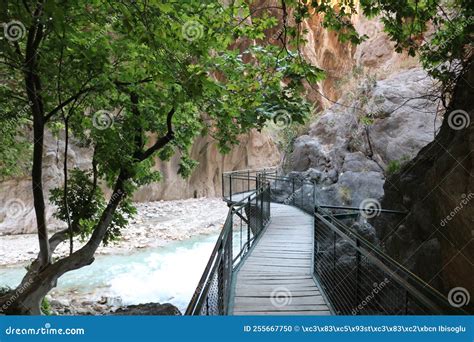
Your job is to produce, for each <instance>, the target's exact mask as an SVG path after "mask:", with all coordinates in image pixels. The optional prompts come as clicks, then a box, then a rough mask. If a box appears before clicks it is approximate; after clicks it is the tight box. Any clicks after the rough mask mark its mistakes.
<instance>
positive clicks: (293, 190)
mask: <svg viewBox="0 0 474 342" xmlns="http://www.w3.org/2000/svg"><path fill="white" fill-rule="evenodd" d="M291 184H292V191H291V200H292V202H293V205H295V179H294V178H292V179H291Z"/></svg>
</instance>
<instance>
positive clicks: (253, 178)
mask: <svg viewBox="0 0 474 342" xmlns="http://www.w3.org/2000/svg"><path fill="white" fill-rule="evenodd" d="M276 174H277V170H276V168H264V169H258V170H238V171H230V172H224V173H223V174H222V197H223V198H224V200H225V201H227V202H228V203H234V202H238V201H240V200H241V199H242V198H244V197H246V196H247V195H248V194H250V193H252V192H254V191H255V190H256V189H258V188H259V187H260V186H259V184H258V182H259V179H260V180H261V179H264V178H265V176H266V175H276Z"/></svg>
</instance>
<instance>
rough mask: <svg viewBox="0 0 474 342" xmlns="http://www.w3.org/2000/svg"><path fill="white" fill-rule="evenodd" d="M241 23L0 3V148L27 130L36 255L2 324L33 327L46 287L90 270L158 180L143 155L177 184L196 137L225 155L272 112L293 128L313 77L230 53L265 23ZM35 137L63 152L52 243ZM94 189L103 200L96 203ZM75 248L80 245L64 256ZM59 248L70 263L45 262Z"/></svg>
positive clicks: (293, 58) (150, 11) (183, 12)
mask: <svg viewBox="0 0 474 342" xmlns="http://www.w3.org/2000/svg"><path fill="white" fill-rule="evenodd" d="M249 15H250V9H249V7H248V6H247V5H246V4H245V2H243V1H234V2H232V3H231V4H230V5H228V6H223V5H222V4H220V3H219V2H218V1H210V0H207V1H173V2H172V1H170V2H161V1H144V0H143V1H132V2H130V1H106V0H92V1H91V0H88V1H82V0H78V1H73V2H64V1H53V0H35V1H16V2H11V1H2V4H1V10H0V20H1V21H2V22H3V23H4V32H5V39H3V40H1V41H0V52H1V55H0V57H1V58H0V71H1V74H2V75H4V78H3V79H2V83H1V87H0V91H1V96H2V101H3V102H5V103H6V105H5V106H4V107H2V109H1V119H2V121H3V122H6V121H8V122H10V123H13V124H12V128H11V133H10V134H9V136H7V137H5V139H6V140H7V142H10V143H11V142H12V141H13V140H14V139H16V137H17V135H18V134H19V133H20V130H19V127H20V126H22V127H27V128H29V127H32V131H33V134H32V135H33V136H32V141H33V143H32V148H33V157H32V191H33V197H34V209H35V214H36V219H37V232H38V241H39V246H40V252H39V255H38V258H37V259H36V260H35V261H34V262H33V263H32V265H31V266H30V267H29V268H28V272H27V274H26V276H25V277H24V278H23V280H22V282H21V284H19V286H18V287H17V288H16V289H14V290H11V291H9V292H8V293H6V294H4V295H3V296H1V297H0V308H1V309H0V310H1V312H3V313H6V314H11V313H15V314H39V313H40V303H41V301H42V299H43V298H44V296H45V295H46V294H47V293H48V292H49V291H50V290H51V289H52V288H53V287H55V286H56V283H57V280H58V279H59V277H61V276H62V275H63V274H65V273H66V272H69V271H71V270H75V269H78V268H81V267H83V266H86V265H89V264H91V263H92V262H93V261H94V254H95V252H96V250H97V248H98V247H99V245H100V244H101V243H107V242H109V241H110V240H113V239H115V238H117V237H118V236H119V235H120V229H121V228H122V227H124V226H125V225H126V223H127V219H128V218H129V217H130V216H132V215H133V213H134V208H133V206H132V204H131V200H130V199H131V195H132V194H133V192H134V191H135V190H136V189H137V188H138V187H139V186H141V185H143V184H147V183H150V182H154V181H157V180H159V178H160V175H159V174H158V173H157V172H154V171H152V169H151V167H152V165H153V158H154V157H155V156H159V157H160V158H162V159H164V160H166V159H169V158H170V157H171V156H172V155H173V154H175V153H179V155H180V156H181V164H180V169H179V172H180V173H181V174H182V175H183V176H187V175H189V173H190V172H191V171H192V168H193V167H194V165H195V162H194V161H193V160H191V158H190V157H189V155H188V149H189V147H190V146H191V144H192V142H193V139H194V138H195V137H196V136H198V135H200V134H210V135H212V136H213V137H214V138H215V139H216V141H217V142H218V144H219V147H220V149H221V150H222V151H223V152H225V151H227V150H229V148H230V147H231V146H232V144H235V143H237V141H238V140H237V138H238V136H239V135H240V134H242V133H245V132H248V131H249V130H250V129H253V128H256V129H261V128H262V127H263V126H264V125H265V124H266V123H267V122H268V120H269V119H275V118H274V113H276V112H278V113H281V112H283V113H285V118H284V119H285V120H293V121H296V122H303V120H304V118H305V116H306V115H307V114H308V111H309V105H308V104H307V103H306V102H305V101H304V99H303V98H302V95H301V94H302V90H303V87H302V80H303V79H309V80H310V81H313V82H314V81H317V80H319V79H320V78H321V76H322V73H321V71H320V70H319V69H317V68H314V67H312V66H310V65H308V64H307V63H305V62H304V61H303V60H302V59H299V58H298V56H297V54H296V53H292V52H291V51H292V49H291V48H290V47H287V44H286V43H287V42H286V41H285V43H284V44H283V45H284V46H285V48H283V49H282V47H281V46H277V45H275V46H273V45H270V44H247V45H250V47H248V48H244V45H245V44H241V45H239V44H234V43H235V42H236V41H239V40H240V41H242V40H244V41H247V42H248V41H253V40H254V39H258V38H261V37H262V35H263V32H264V31H265V30H267V29H268V28H271V27H272V26H274V25H275V24H276V22H277V20H276V19H275V18H273V17H271V16H262V17H261V18H259V19H258V20H255V21H254V22H252V21H248V20H242V18H245V17H247V16H249ZM20 108H22V109H24V110H19V109H20ZM278 119H279V120H280V119H281V118H278ZM47 129H49V130H53V131H58V130H62V131H64V136H65V139H66V151H65V154H64V173H65V179H64V186H63V187H61V188H57V189H54V190H53V191H52V192H51V200H52V201H53V202H55V203H56V204H57V205H58V207H59V210H58V212H57V214H56V216H57V217H58V218H61V219H63V220H64V221H66V222H67V224H68V228H67V229H65V230H63V231H60V232H57V233H55V234H54V235H52V236H49V232H48V228H47V222H46V217H45V196H46V194H45V191H44V188H43V183H42V168H43V140H44V134H45V131H46V130H47ZM69 136H73V137H74V138H75V139H79V140H80V143H81V144H83V145H84V146H89V147H90V148H91V149H93V151H94V153H93V161H92V165H91V168H90V170H72V171H70V172H68V165H67V146H68V143H69ZM154 137H157V138H154ZM7 145H8V144H7ZM10 145H12V144H10ZM69 174H70V175H69ZM100 182H103V183H105V184H107V186H108V187H110V189H112V194H111V195H110V198H109V199H108V201H106V200H105V198H104V195H103V193H102V191H101V190H100V187H99V186H98V184H99V183H100ZM74 236H81V237H82V238H84V239H86V241H87V242H86V243H85V245H84V246H83V247H81V248H79V249H77V250H74V246H73V240H72V238H73V237H74ZM68 239H69V240H70V253H69V255H68V256H66V257H64V258H60V259H57V258H55V257H54V252H55V249H56V248H57V246H58V245H59V244H60V243H63V242H65V241H67V240H68Z"/></svg>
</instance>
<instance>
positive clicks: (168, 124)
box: [140, 108, 175, 161]
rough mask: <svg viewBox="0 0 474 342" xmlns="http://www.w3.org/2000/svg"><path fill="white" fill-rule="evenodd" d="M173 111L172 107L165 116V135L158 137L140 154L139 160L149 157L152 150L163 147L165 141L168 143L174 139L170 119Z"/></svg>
mask: <svg viewBox="0 0 474 342" xmlns="http://www.w3.org/2000/svg"><path fill="white" fill-rule="evenodd" d="M174 113H175V109H174V108H172V109H171V110H170V111H169V112H168V115H167V116H166V127H167V129H168V132H167V133H166V135H164V136H162V137H161V138H159V139H158V140H157V141H156V142H155V144H153V146H151V147H150V148H149V149H148V150H146V151H145V152H144V153H143V154H142V155H141V156H140V161H142V160H145V159H147V158H148V157H150V156H151V155H152V154H153V153H154V152H156V151H158V150H159V149H160V148H162V147H164V146H165V145H166V144H167V143H169V142H170V141H171V140H173V139H174V132H173V125H172V120H173V115H174Z"/></svg>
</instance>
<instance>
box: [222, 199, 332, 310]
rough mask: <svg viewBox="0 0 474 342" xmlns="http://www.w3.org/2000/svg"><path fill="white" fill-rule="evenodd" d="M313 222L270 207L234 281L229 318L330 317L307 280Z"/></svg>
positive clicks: (288, 210)
mask: <svg viewBox="0 0 474 342" xmlns="http://www.w3.org/2000/svg"><path fill="white" fill-rule="evenodd" d="M312 257H313V218H312V217H311V216H310V215H308V214H306V213H304V212H303V211H301V210H299V209H297V208H295V207H292V206H289V205H284V204H276V203H272V204H271V221H270V223H269V225H268V227H267V228H266V230H265V231H264V232H263V235H262V236H261V237H260V239H259V240H258V241H257V243H256V244H255V246H254V247H253V249H252V250H251V251H250V253H249V255H248V256H247V258H246V259H245V260H244V261H243V264H242V265H241V267H240V269H238V271H237V274H236V276H235V283H234V291H233V300H232V301H231V313H232V314H234V315H329V314H330V311H329V307H328V306H327V304H326V301H325V299H324V297H323V296H322V295H321V292H320V291H319V288H318V286H317V285H316V283H315V282H314V280H313V277H312V270H311V267H312Z"/></svg>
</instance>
